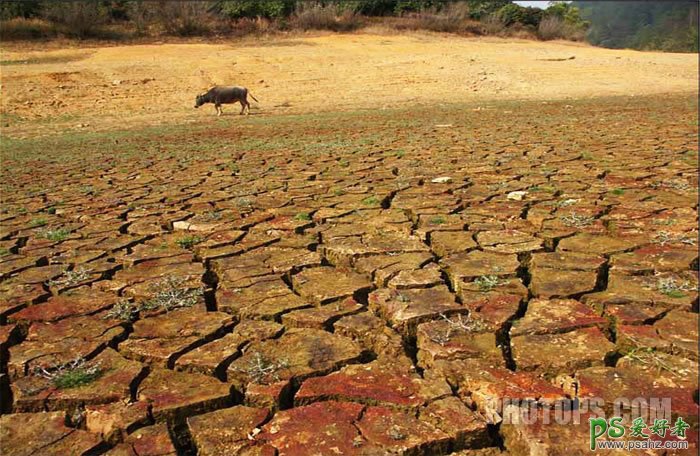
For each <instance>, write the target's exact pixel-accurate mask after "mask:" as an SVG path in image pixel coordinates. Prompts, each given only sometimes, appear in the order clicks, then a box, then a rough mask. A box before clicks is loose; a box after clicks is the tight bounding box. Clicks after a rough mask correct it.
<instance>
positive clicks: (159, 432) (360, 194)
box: [0, 96, 698, 456]
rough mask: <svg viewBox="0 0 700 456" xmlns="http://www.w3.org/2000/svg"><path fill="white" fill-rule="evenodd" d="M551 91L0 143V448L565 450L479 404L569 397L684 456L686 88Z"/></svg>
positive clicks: (693, 372)
mask: <svg viewBox="0 0 700 456" xmlns="http://www.w3.org/2000/svg"><path fill="white" fill-rule="evenodd" d="M569 103H570V104H565V103H563V102H561V103H560V102H556V103H540V102H527V103H514V102H503V103H497V104H492V105H487V106H481V107H477V106H467V105H454V106H440V107H432V108H429V109H423V110H420V111H412V110H409V109H400V110H385V111H363V112H345V113H343V112H341V113H331V114H328V113H325V114H308V115H300V116H288V117H284V116H279V117H272V118H268V119H263V120H258V119H255V116H252V117H251V118H249V119H248V118H247V119H242V118H241V119H239V118H238V117H237V116H236V117H230V118H224V119H223V120H218V121H217V122H218V123H216V124H213V123H212V121H211V119H209V118H207V119H205V120H203V121H202V123H201V124H196V125H187V126H181V127H178V128H173V129H167V128H164V129H149V130H143V131H129V132H126V133H124V134H117V133H115V135H113V136H105V135H92V136H91V135H89V134H83V136H80V137H65V138H61V137H58V138H50V139H36V140H33V141H27V142H23V143H20V142H16V143H13V144H11V145H10V146H7V147H6V148H5V150H4V151H3V154H4V156H5V160H4V162H3V164H2V166H3V174H4V176H5V177H4V178H3V180H4V184H3V185H4V187H3V189H2V192H3V199H4V201H3V210H2V215H1V221H2V226H1V228H0V248H1V249H2V250H1V253H2V256H1V257H0V280H1V282H0V296H1V301H0V323H1V325H0V362H1V364H0V372H1V373H0V393H1V397H2V404H1V405H2V410H3V415H2V416H1V417H0V423H1V427H0V446H1V452H2V454H3V455H6V456H15V455H52V454H56V455H59V454H61V455H63V454H104V455H139V456H145V455H168V454H199V455H233V454H241V455H275V454H277V455H334V454H344V455H353V454H358V455H384V454H404V455H416V454H430V455H446V454H455V455H463V456H466V455H475V456H476V455H479V456H486V455H489V456H490V455H496V454H512V455H521V454H550V455H565V454H566V455H569V454H587V453H588V441H589V434H588V426H587V420H586V419H585V416H584V417H583V418H582V420H581V421H582V424H581V425H578V426H577V425H557V424H551V425H542V424H541V423H536V424H532V425H520V426H516V425H513V424H509V423H506V422H502V421H501V417H502V416H503V414H504V410H503V408H502V407H501V406H500V405H499V403H498V402H497V399H499V398H514V399H530V400H531V401H532V402H534V403H536V404H537V407H538V408H539V410H540V412H542V413H544V411H547V410H550V411H551V410H553V409H554V408H555V407H556V406H558V405H559V406H561V405H562V404H571V403H572V402H573V401H574V400H576V399H579V400H584V399H586V398H590V397H602V398H604V399H605V400H606V407H609V406H611V404H612V402H611V401H612V400H613V399H615V398H617V397H628V398H634V397H645V398H650V397H668V398H671V399H672V404H673V409H672V411H673V417H674V419H675V418H676V417H678V416H681V417H683V418H684V419H685V420H686V421H688V422H690V424H691V425H692V429H691V431H689V433H688V434H689V440H690V442H691V450H689V451H688V452H687V454H695V452H696V451H697V447H696V445H697V429H698V422H697V415H698V384H697V373H698V372H697V360H698V350H697V344H698V333H697V326H698V313H697V312H698V295H697V267H698V260H697V257H698V255H697V245H696V240H697V211H696V207H697V203H698V198H697V185H698V183H697V149H696V145H697V143H696V141H697V102H696V101H695V100H694V98H692V97H684V96H672V97H663V98H662V97H649V98H644V97H636V98H609V99H592V100H586V101H570V102H569ZM205 132H206V134H205ZM606 411H608V412H610V410H606ZM611 454H615V453H613V452H611ZM650 454H653V453H650ZM669 454H671V453H669ZM678 454H681V453H680V452H679V453H678Z"/></svg>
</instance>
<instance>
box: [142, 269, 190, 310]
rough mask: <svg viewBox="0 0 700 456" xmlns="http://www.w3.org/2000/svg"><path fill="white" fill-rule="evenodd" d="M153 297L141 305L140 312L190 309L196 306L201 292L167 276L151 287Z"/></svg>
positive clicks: (182, 280) (183, 281) (176, 278)
mask: <svg viewBox="0 0 700 456" xmlns="http://www.w3.org/2000/svg"><path fill="white" fill-rule="evenodd" d="M150 289H151V291H152V292H153V293H154V296H153V297H152V298H151V299H149V300H147V301H145V302H143V303H141V305H140V307H139V308H140V309H141V310H165V311H166V312H169V311H171V310H173V309H179V308H181V307H192V306H194V305H195V304H197V301H198V300H199V297H200V296H202V294H203V292H202V289H201V288H196V289H192V288H188V287H187V286H186V284H185V280H184V279H182V278H179V277H171V276H168V277H166V278H164V279H162V280H160V281H158V282H156V283H155V284H153V285H151V287H150Z"/></svg>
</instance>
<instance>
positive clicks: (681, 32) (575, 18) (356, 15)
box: [0, 0, 698, 52]
mask: <svg viewBox="0 0 700 456" xmlns="http://www.w3.org/2000/svg"><path fill="white" fill-rule="evenodd" d="M697 11H698V8H697V3H696V2H692V1H670V2H669V1H637V2H627V1H625V2H622V1H618V2H595V1H575V2H573V3H572V2H563V1H553V2H549V4H548V5H547V7H546V8H544V9H540V8H533V7H524V6H520V5H518V4H516V3H513V2H512V1H511V0H462V1H451V0H316V1H310V0H215V1H150V0H148V1H147V0H81V1H76V0H74V1H62V2H55V1H40V0H31V1H3V2H2V3H0V25H1V27H0V29H1V30H0V38H3V39H13V38H15V39H31V38H50V37H54V36H68V37H74V38H115V39H118V38H124V37H126V36H147V35H154V34H166V35H179V36H201V35H211V34H214V35H246V34H251V33H261V32H262V33H268V32H274V31H284V30H291V29H303V30H308V29H327V30H334V31H351V30H356V29H358V28H361V27H363V26H365V25H367V24H375V23H381V24H388V25H390V26H393V27H395V28H397V29H413V30H418V29H426V30H433V31H439V32H450V33H463V34H477V35H499V36H517V37H523V38H528V37H532V38H539V39H569V40H583V39H586V40H588V41H589V42H591V43H592V44H595V45H598V46H604V47H613V48H614V47H630V48H635V49H661V50H670V51H695V52H697V30H698V29H697ZM693 18H695V19H694V20H693Z"/></svg>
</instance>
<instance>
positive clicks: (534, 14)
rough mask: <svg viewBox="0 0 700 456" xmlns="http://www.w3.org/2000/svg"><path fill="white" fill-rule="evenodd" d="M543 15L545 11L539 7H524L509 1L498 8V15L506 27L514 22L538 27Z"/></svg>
mask: <svg viewBox="0 0 700 456" xmlns="http://www.w3.org/2000/svg"><path fill="white" fill-rule="evenodd" d="M543 15H544V11H542V10H541V9H539V8H533V7H529V6H528V7H523V6H520V5H517V4H515V3H509V4H507V5H505V6H504V7H503V8H501V9H500V10H498V17H499V18H500V19H501V22H503V24H504V25H505V26H506V27H510V26H511V25H514V24H522V25H526V26H527V25H529V26H532V27H537V26H538V25H539V24H540V21H541V20H542V16H543Z"/></svg>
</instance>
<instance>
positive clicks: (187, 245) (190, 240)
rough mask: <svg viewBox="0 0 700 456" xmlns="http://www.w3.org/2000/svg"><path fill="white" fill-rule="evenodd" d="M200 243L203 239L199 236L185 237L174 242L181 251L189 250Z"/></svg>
mask: <svg viewBox="0 0 700 456" xmlns="http://www.w3.org/2000/svg"><path fill="white" fill-rule="evenodd" d="M202 241H203V239H202V238H201V237H199V236H185V237H183V238H180V239H178V240H177V241H175V243H176V244H177V245H179V246H180V247H182V248H183V249H191V248H192V247H194V246H195V245H197V244H199V243H200V242H202Z"/></svg>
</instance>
